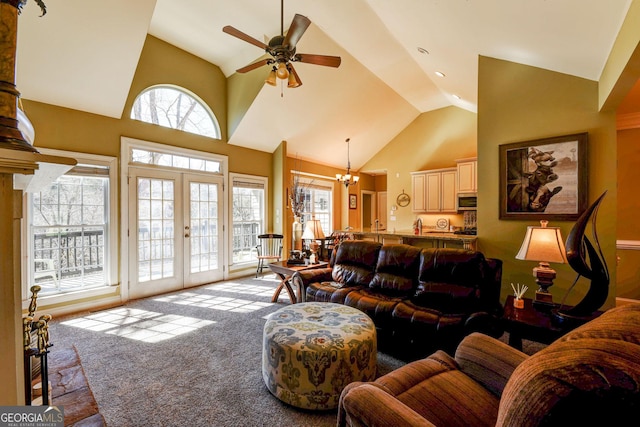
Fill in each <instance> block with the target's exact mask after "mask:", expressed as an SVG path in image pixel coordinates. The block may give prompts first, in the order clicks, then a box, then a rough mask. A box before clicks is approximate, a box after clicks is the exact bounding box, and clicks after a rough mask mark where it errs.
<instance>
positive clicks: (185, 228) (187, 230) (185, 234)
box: [184, 225, 190, 237]
mask: <svg viewBox="0 0 640 427" xmlns="http://www.w3.org/2000/svg"><path fill="white" fill-rule="evenodd" d="M184 237H190V234H189V226H188V225H185V227H184Z"/></svg>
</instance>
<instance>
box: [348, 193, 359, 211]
mask: <svg viewBox="0 0 640 427" xmlns="http://www.w3.org/2000/svg"><path fill="white" fill-rule="evenodd" d="M357 208H358V196H356V195H355V194H349V209H357Z"/></svg>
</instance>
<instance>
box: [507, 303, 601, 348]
mask: <svg viewBox="0 0 640 427" xmlns="http://www.w3.org/2000/svg"><path fill="white" fill-rule="evenodd" d="M513 298H514V297H513V295H509V296H507V301H506V302H505V303H504V314H503V316H502V320H503V326H504V329H505V330H506V331H507V332H509V345H510V346H511V347H514V348H516V349H518V350H522V340H523V339H528V340H532V341H537V342H541V343H543V344H551V343H552V342H553V341H555V340H557V339H558V338H560V337H561V336H562V335H564V334H566V333H567V332H569V331H570V330H572V329H575V328H576V327H577V326H579V325H578V324H571V325H559V324H557V323H556V322H554V321H553V318H552V315H551V310H552V309H555V308H559V307H560V305H559V304H556V305H555V306H553V307H549V308H544V309H538V308H536V307H535V306H534V305H533V300H531V299H530V298H523V300H524V308H515V307H514V306H513ZM564 307H565V308H571V307H569V306H566V305H565V306H564ZM600 314H602V312H596V313H595V314H594V315H593V317H592V318H596V317H598V316H599V315H600ZM589 320H590V319H589Z"/></svg>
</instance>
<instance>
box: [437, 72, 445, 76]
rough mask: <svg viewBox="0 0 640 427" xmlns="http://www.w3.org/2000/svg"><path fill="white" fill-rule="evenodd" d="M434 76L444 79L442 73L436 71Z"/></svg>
mask: <svg viewBox="0 0 640 427" xmlns="http://www.w3.org/2000/svg"><path fill="white" fill-rule="evenodd" d="M436 76H438V77H444V76H445V75H444V73H443V72H442V71H436Z"/></svg>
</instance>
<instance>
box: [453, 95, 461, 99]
mask: <svg viewBox="0 0 640 427" xmlns="http://www.w3.org/2000/svg"><path fill="white" fill-rule="evenodd" d="M453 97H454V98H455V99H462V98H460V96H459V95H453Z"/></svg>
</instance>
